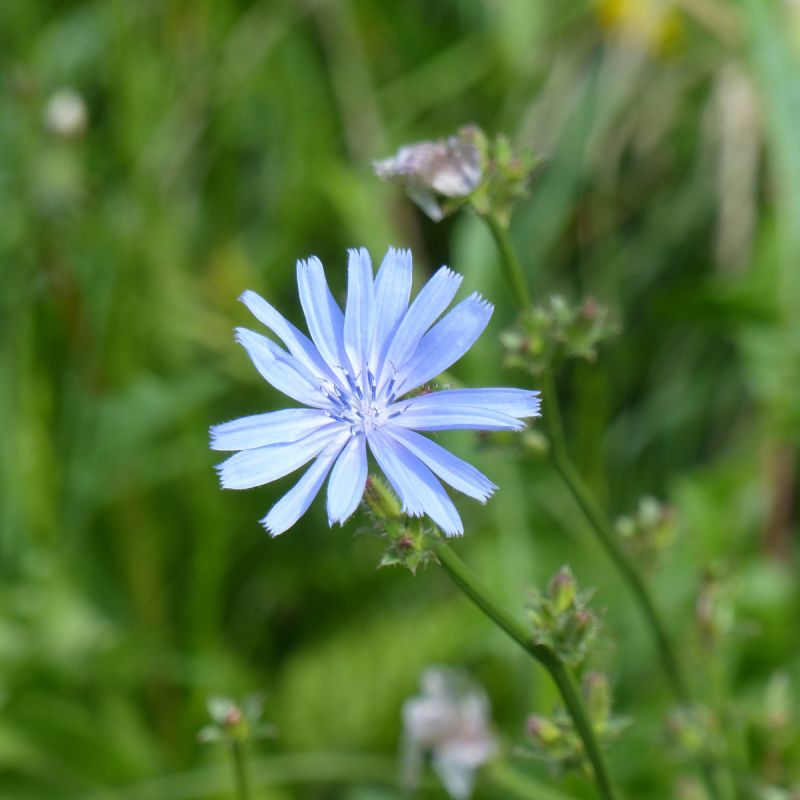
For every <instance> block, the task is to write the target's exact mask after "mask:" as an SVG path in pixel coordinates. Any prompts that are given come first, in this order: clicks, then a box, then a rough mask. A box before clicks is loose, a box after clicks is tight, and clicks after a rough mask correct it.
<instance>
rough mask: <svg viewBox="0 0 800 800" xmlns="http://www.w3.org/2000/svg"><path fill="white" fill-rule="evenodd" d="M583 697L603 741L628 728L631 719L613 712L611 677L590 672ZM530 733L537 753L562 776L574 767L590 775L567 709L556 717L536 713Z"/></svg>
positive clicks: (586, 677) (584, 685) (611, 738)
mask: <svg viewBox="0 0 800 800" xmlns="http://www.w3.org/2000/svg"><path fill="white" fill-rule="evenodd" d="M582 690H583V696H584V699H585V700H586V707H587V710H588V712H589V719H590V721H591V723H592V728H593V729H594V731H595V733H596V734H597V737H598V739H599V740H600V742H601V744H603V745H608V744H610V743H612V742H613V741H614V740H616V739H617V737H618V736H619V735H620V734H621V733H622V731H623V730H625V728H627V727H628V725H629V724H630V721H629V720H628V719H627V718H625V717H619V716H616V715H614V714H613V713H612V710H611V707H612V698H611V688H610V687H609V684H608V678H607V677H606V676H605V675H603V674H602V673H600V672H587V673H586V675H584V678H583V684H582ZM527 732H528V736H529V737H530V739H531V741H532V742H533V744H534V747H535V755H536V756H538V757H539V758H543V759H544V760H546V761H547V763H548V764H549V765H550V767H551V769H552V770H553V771H554V772H555V773H556V774H558V775H561V774H563V773H565V772H568V771H570V770H579V771H584V772H586V773H587V774H590V771H591V767H590V765H589V762H588V760H587V758H586V754H585V751H584V747H583V742H582V741H581V738H580V736H579V735H578V733H577V731H576V730H575V725H574V723H573V721H572V718H571V717H570V716H569V715H568V714H567V713H566V711H564V710H563V709H558V710H557V711H556V712H555V713H554V714H553V715H552V717H543V716H539V715H536V714H534V715H532V716H530V717H529V718H528V722H527Z"/></svg>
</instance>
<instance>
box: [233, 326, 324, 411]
mask: <svg viewBox="0 0 800 800" xmlns="http://www.w3.org/2000/svg"><path fill="white" fill-rule="evenodd" d="M236 341H237V342H239V344H241V345H242V347H244V349H245V350H246V351H247V355H249V356H250V359H251V361H252V362H253V364H254V365H255V367H256V369H257V370H258V371H259V373H260V374H261V377H262V378H263V379H264V380H265V381H267V383H269V384H271V385H272V386H274V387H275V388H276V389H277V390H278V391H279V392H283V393H284V394H285V395H288V396H289V397H291V398H292V399H293V400H297V402H298V403H303V404H304V405H307V406H314V407H315V408H327V407H328V406H329V405H330V401H329V400H328V398H327V397H326V396H325V395H324V394H323V393H322V391H321V390H320V386H319V381H318V380H317V379H316V378H315V377H314V376H313V375H311V373H310V372H309V371H308V370H307V369H306V368H305V367H303V366H301V365H300V364H299V363H298V362H297V361H296V360H295V359H294V358H292V356H290V355H289V354H288V353H287V352H285V351H284V350H282V349H281V348H280V347H278V345H277V344H275V342H273V341H272V340H271V339H268V338H267V337H266V336H262V335H261V334H260V333H256V332H255V331H249V330H247V328H237V329H236Z"/></svg>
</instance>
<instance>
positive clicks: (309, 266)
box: [297, 257, 346, 375]
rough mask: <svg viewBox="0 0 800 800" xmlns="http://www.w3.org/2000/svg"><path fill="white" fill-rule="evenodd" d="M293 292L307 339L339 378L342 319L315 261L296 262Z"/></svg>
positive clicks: (342, 365)
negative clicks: (296, 294)
mask: <svg viewBox="0 0 800 800" xmlns="http://www.w3.org/2000/svg"><path fill="white" fill-rule="evenodd" d="M297 288H298V290H299V293H300V304H301V305H302V306H303V313H304V314H305V317H306V322H307V323H308V330H309V333H310V334H311V338H312V339H313V340H314V344H315V345H316V346H317V350H319V352H320V353H321V354H322V357H323V358H324V359H325V361H327V363H328V366H329V367H331V368H332V369H333V371H334V372H335V373H336V374H337V375H339V374H340V373H341V370H342V368H343V367H344V366H345V364H346V359H345V352H344V316H343V315H342V311H341V309H340V308H339V306H338V305H336V301H335V300H334V299H333V295H332V294H331V290H330V289H329V288H328V282H327V281H326V280H325V270H324V269H323V268H322V264H321V263H320V260H319V259H318V258H314V257H312V258H309V259H308V261H298V262H297Z"/></svg>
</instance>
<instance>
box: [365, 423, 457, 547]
mask: <svg viewBox="0 0 800 800" xmlns="http://www.w3.org/2000/svg"><path fill="white" fill-rule="evenodd" d="M376 444H377V445H378V449H376V447H375V445H376ZM369 446H370V449H371V450H372V452H373V454H374V455H375V459H376V460H377V461H378V463H379V464H381V460H384V461H385V462H386V463H387V464H388V466H389V470H390V471H386V470H385V469H384V472H386V477H387V478H389V481H390V482H391V483H392V486H394V488H395V490H396V491H397V492H398V494H399V495H400V497H401V499H403V500H404V501H405V498H406V497H409V498H412V499H413V503H414V506H413V511H412V510H410V509H409V508H406V509H405V510H406V513H410V514H412V516H416V515H418V514H419V511H418V509H420V508H421V509H422V511H423V512H424V513H425V514H427V515H428V516H429V517H430V518H431V519H432V520H433V521H434V522H435V523H436V524H437V525H438V526H439V527H440V528H441V529H442V530H443V531H444V532H445V534H446V535H447V536H457V535H459V534H462V533H463V532H464V525H463V524H462V522H461V517H459V515H458V511H456V507H455V506H454V505H453V501H452V500H451V499H450V498H449V497H448V496H447V492H446V491H445V490H444V488H443V487H442V484H441V483H439V481H438V480H437V479H436V476H435V475H434V474H433V473H432V472H431V471H430V470H429V469H428V468H427V467H426V466H425V465H424V464H423V463H422V462H421V461H420V460H419V459H418V458H417V457H416V456H414V455H412V454H411V453H410V452H409V451H408V450H406V449H405V448H404V447H402V445H400V444H399V443H398V442H397V441H396V440H395V439H393V438H392V437H391V435H388V434H385V433H384V432H383V431H381V430H374V431H372V432H371V433H370V436H369ZM378 450H380V452H381V455H380V456H379V455H378ZM387 456H388V457H387ZM381 468H382V469H383V464H381Z"/></svg>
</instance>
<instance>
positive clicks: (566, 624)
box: [527, 566, 600, 667]
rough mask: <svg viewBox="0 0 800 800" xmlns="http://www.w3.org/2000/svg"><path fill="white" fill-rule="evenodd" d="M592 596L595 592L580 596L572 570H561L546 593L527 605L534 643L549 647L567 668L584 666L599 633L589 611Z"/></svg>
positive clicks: (597, 622)
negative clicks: (567, 665) (568, 666)
mask: <svg viewBox="0 0 800 800" xmlns="http://www.w3.org/2000/svg"><path fill="white" fill-rule="evenodd" d="M593 595H594V590H593V589H589V590H587V591H584V592H579V591H578V586H577V583H576V582H575V578H574V577H573V575H572V572H571V570H570V568H569V567H566V566H565V567H562V568H561V569H560V570H559V571H558V572H557V573H556V574H555V575H554V576H553V578H552V579H551V580H550V583H549V584H548V587H547V592H545V593H540V592H536V593H534V595H533V598H532V599H531V601H530V602H529V604H528V608H527V615H528V621H529V622H530V624H531V628H532V630H533V640H534V641H535V642H536V643H537V644H542V645H546V646H547V647H549V648H550V649H551V650H553V651H554V652H555V653H556V655H557V656H558V657H559V658H560V659H561V660H562V661H563V662H564V663H565V664H569V665H570V666H572V667H577V666H579V665H580V664H582V663H583V662H584V661H585V660H586V656H587V655H588V653H589V650H590V649H591V646H592V644H593V642H594V641H595V639H596V638H597V634H598V632H599V630H600V620H599V618H598V615H597V613H596V612H594V611H593V610H592V609H591V608H589V601H590V600H591V598H592V596H593Z"/></svg>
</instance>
